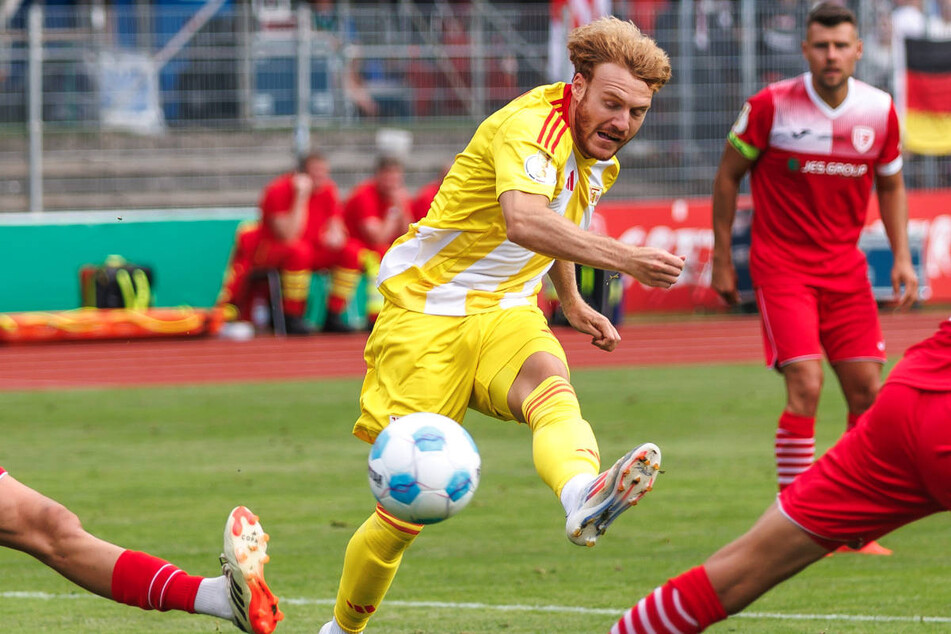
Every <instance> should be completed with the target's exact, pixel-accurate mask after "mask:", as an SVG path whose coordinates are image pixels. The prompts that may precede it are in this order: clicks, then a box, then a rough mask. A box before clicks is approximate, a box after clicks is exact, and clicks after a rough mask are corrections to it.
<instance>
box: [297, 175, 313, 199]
mask: <svg viewBox="0 0 951 634" xmlns="http://www.w3.org/2000/svg"><path fill="white" fill-rule="evenodd" d="M293 184H294V191H295V192H297V195H298V196H310V192H311V191H313V189H314V180H313V179H312V178H311V177H310V176H309V175H307V174H294V178H293Z"/></svg>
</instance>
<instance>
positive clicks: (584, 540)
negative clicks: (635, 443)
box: [565, 442, 660, 546]
mask: <svg viewBox="0 0 951 634" xmlns="http://www.w3.org/2000/svg"><path fill="white" fill-rule="evenodd" d="M658 472H660V449H659V448H658V447H657V445H655V444H653V443H649V442H648V443H644V444H643V445H641V446H639V447H635V448H634V449H631V450H630V451H629V452H627V454H626V455H625V456H624V457H623V458H621V459H620V460H618V461H617V462H615V463H614V466H612V467H611V468H610V469H608V470H607V471H605V472H603V473H602V474H601V475H599V476H598V477H597V478H595V479H594V480H593V481H592V482H591V483H590V484H589V485H588V486H587V487H586V488H585V489H584V491H582V493H581V496H580V497H579V499H578V505H577V507H576V508H575V510H573V511H571V512H570V513H568V518H567V522H566V523H565V532H566V533H567V534H568V539H569V540H571V541H572V543H575V544H578V545H579V546H594V545H595V543H596V542H597V541H598V537H600V536H601V535H604V532H605V531H606V530H607V529H608V526H610V525H611V522H613V521H614V520H615V518H617V516H618V515H620V514H621V513H623V512H624V511H626V510H627V509H628V508H630V507H632V506H634V505H635V504H637V501H638V500H640V499H641V498H642V497H644V495H645V494H646V493H647V492H648V491H650V490H651V488H652V487H653V486H654V480H655V479H656V478H657V474H658Z"/></svg>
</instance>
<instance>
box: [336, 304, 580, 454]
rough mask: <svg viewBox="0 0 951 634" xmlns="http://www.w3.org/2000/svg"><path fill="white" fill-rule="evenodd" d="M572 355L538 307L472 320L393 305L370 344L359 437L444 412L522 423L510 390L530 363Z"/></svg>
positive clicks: (371, 436) (385, 309)
mask: <svg viewBox="0 0 951 634" xmlns="http://www.w3.org/2000/svg"><path fill="white" fill-rule="evenodd" d="M536 352H548V353H551V354H553V355H555V356H556V357H558V358H559V359H561V361H562V362H563V363H564V364H565V368H567V367H568V360H567V359H566V358H565V351H564V349H562V347H561V343H559V341H558V339H556V338H555V335H553V334H552V332H551V330H550V329H549V328H548V322H547V321H546V320H545V316H544V315H543V314H542V312H541V311H540V310H539V309H538V308H537V307H536V306H518V307H515V308H508V309H505V310H499V311H495V312H490V313H481V314H478V315H469V316H465V317H445V316H441V315H426V314H423V313H417V312H414V311H409V310H406V309H404V308H400V307H399V306H396V305H395V304H393V303H391V302H386V305H385V306H384V307H383V311H382V312H381V313H380V317H379V318H378V319H377V322H376V324H375V325H374V327H373V333H372V334H371V335H370V338H369V340H368V341H367V346H366V350H365V352H364V358H365V359H366V362H367V375H366V378H365V379H364V381H363V389H362V391H361V392H360V409H361V414H360V418H359V419H358V420H357V423H356V425H354V427H353V434H354V435H355V436H357V437H358V438H360V439H362V440H365V441H367V442H373V440H374V439H375V438H376V436H377V434H378V433H380V431H381V430H382V429H383V428H384V427H386V426H387V425H388V424H389V423H390V420H391V417H399V416H405V415H406V414H410V413H413V412H436V413H438V414H443V415H444V416H448V417H449V418H452V419H453V420H456V421H458V422H460V423H461V422H462V419H463V417H464V416H465V413H466V408H468V407H471V408H473V409H475V410H478V411H480V412H483V413H485V414H488V415H489V416H494V417H495V418H499V419H501V420H515V419H514V417H513V416H512V412H511V411H509V407H508V404H507V398H508V392H509V388H511V386H512V383H513V382H514V381H515V377H516V376H517V375H518V372H519V369H521V367H522V364H523V363H524V362H525V360H526V359H528V357H530V356H531V355H533V354H534V353H536Z"/></svg>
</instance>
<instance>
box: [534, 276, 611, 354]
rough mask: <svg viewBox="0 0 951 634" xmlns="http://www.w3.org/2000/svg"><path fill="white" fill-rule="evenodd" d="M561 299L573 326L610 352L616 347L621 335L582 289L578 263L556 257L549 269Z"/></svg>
mask: <svg viewBox="0 0 951 634" xmlns="http://www.w3.org/2000/svg"><path fill="white" fill-rule="evenodd" d="M548 277H549V279H551V283H552V285H554V287H555V292H556V293H558V301H559V302H560V303H561V312H562V313H564V315H565V319H567V320H568V323H569V324H571V327H572V328H574V329H575V330H577V331H578V332H583V333H584V334H586V335H591V343H592V344H593V345H595V346H597V347H599V348H601V349H602V350H607V351H608V352H610V351H612V350H614V349H615V348H616V347H617V344H618V342H620V341H621V336H620V335H619V334H618V332H617V328H615V327H614V324H612V323H611V320H610V319H608V318H607V317H605V316H604V315H602V314H601V313H599V312H598V311H596V310H595V309H594V308H593V307H591V306H590V305H589V304H588V303H587V302H586V301H584V298H583V297H581V293H579V292H578V284H577V282H576V280H575V263H574V262H568V261H565V260H555V263H554V264H552V267H551V269H549V271H548Z"/></svg>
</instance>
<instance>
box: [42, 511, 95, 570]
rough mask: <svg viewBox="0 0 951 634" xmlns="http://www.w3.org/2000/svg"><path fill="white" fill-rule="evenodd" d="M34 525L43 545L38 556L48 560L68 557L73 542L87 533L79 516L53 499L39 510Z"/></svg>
mask: <svg viewBox="0 0 951 634" xmlns="http://www.w3.org/2000/svg"><path fill="white" fill-rule="evenodd" d="M32 526H33V529H34V530H35V531H36V532H37V533H38V537H39V543H40V545H41V546H40V547H41V552H39V553H37V556H39V557H41V558H43V559H44V560H47V561H50V560H54V559H64V558H66V556H67V555H68V553H69V550H70V546H71V544H73V543H75V541H76V540H77V539H79V538H81V537H82V536H83V535H85V534H86V532H85V530H83V527H82V523H81V522H80V521H79V517H78V516H77V515H76V514H75V513H73V512H72V511H70V510H69V509H68V508H66V507H65V506H63V505H62V504H60V503H58V502H54V501H53V500H47V501H45V502H44V503H43V505H42V507H41V508H39V509H38V510H37V513H36V515H35V519H34V521H33V523H32Z"/></svg>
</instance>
